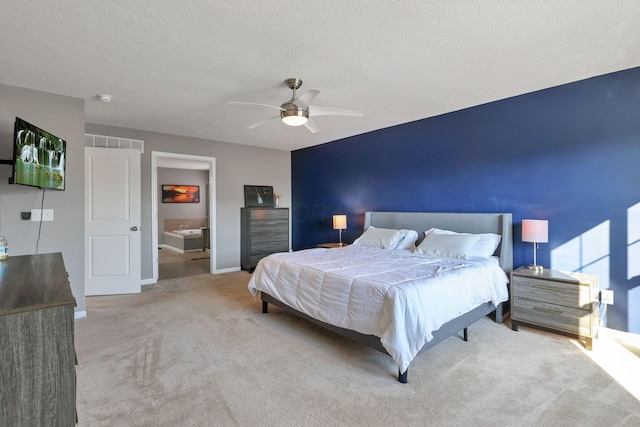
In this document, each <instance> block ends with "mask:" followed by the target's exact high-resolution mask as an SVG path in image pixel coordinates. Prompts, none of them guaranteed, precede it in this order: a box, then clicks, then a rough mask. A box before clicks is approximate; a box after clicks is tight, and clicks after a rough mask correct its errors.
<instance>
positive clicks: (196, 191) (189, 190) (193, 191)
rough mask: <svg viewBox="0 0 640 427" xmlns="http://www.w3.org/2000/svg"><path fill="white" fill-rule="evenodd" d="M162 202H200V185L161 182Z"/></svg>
mask: <svg viewBox="0 0 640 427" xmlns="http://www.w3.org/2000/svg"><path fill="white" fill-rule="evenodd" d="M162 203H200V186H199V185H177V184H163V185H162Z"/></svg>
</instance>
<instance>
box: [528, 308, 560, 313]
mask: <svg viewBox="0 0 640 427" xmlns="http://www.w3.org/2000/svg"><path fill="white" fill-rule="evenodd" d="M533 309H534V310H536V311H542V312H543V313H562V310H552V309H550V308H543V307H537V306H536V307H533Z"/></svg>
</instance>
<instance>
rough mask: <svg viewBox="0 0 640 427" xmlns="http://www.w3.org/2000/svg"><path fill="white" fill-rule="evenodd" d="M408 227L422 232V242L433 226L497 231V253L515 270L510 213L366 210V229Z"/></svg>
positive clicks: (502, 263)
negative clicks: (499, 236)
mask: <svg viewBox="0 0 640 427" xmlns="http://www.w3.org/2000/svg"><path fill="white" fill-rule="evenodd" d="M369 226H374V227H379V228H396V229H398V228H404V229H407V230H415V231H417V232H418V236H419V237H418V241H421V240H422V238H423V237H424V232H425V231H426V230H428V229H429V228H432V227H435V228H441V229H444V230H452V231H457V232H459V233H496V234H500V235H501V236H502V240H501V242H500V246H498V249H496V253H495V255H496V256H498V257H500V266H501V267H502V269H503V270H504V271H505V272H506V273H509V272H510V271H511V270H513V235H512V234H513V231H512V230H513V227H512V218H511V214H510V213H446V212H365V214H364V229H365V230H366V229H367V228H368V227H369Z"/></svg>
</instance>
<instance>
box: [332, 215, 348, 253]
mask: <svg viewBox="0 0 640 427" xmlns="http://www.w3.org/2000/svg"><path fill="white" fill-rule="evenodd" d="M346 228H347V216H346V215H334V216H333V229H334V230H338V231H339V232H340V244H339V246H342V230H344V229H346Z"/></svg>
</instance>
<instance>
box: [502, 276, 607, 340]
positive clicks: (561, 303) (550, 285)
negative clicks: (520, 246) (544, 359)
mask: <svg viewBox="0 0 640 427" xmlns="http://www.w3.org/2000/svg"><path fill="white" fill-rule="evenodd" d="M597 301H598V277H597V276H593V275H590V274H585V273H569V272H564V271H558V270H549V269H545V270H543V271H542V272H539V273H536V272H535V271H534V270H530V269H528V268H527V267H520V268H518V269H516V270H513V271H512V272H511V325H512V326H511V328H512V329H513V330H514V331H517V330H518V325H519V324H522V325H526V326H533V327H537V328H540V329H544V330H547V331H550V332H557V333H560V334H563V335H568V336H572V337H578V338H580V339H584V341H585V347H586V348H587V350H591V349H592V345H593V338H594V336H595V331H596V325H595V323H596V316H597Z"/></svg>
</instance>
